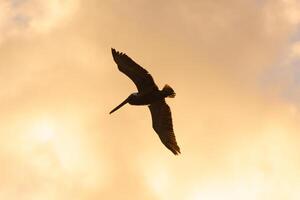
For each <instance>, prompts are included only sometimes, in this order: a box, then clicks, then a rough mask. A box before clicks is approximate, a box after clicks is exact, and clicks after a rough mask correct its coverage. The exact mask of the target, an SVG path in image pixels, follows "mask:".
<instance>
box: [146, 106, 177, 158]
mask: <svg viewBox="0 0 300 200" xmlns="http://www.w3.org/2000/svg"><path fill="white" fill-rule="evenodd" d="M148 107H149V109H150V112H151V117H152V126H153V129H154V130H155V132H156V133H157V134H158V136H159V138H160V140H161V141H162V143H163V144H164V145H165V146H166V147H167V148H168V149H169V150H171V151H172V152H173V153H174V154H175V155H177V154H178V153H180V148H179V146H178V145H177V142H176V138H175V134H174V130H173V123H172V115H171V110H170V107H169V106H168V104H167V103H166V102H165V100H161V101H157V102H155V103H152V104H151V105H149V106H148Z"/></svg>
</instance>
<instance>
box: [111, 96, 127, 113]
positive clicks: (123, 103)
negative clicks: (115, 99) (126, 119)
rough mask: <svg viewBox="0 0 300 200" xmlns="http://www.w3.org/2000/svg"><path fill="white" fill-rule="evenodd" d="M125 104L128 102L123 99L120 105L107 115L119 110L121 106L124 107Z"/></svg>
mask: <svg viewBox="0 0 300 200" xmlns="http://www.w3.org/2000/svg"><path fill="white" fill-rule="evenodd" d="M127 102H128V98H127V99H125V100H124V101H123V102H122V103H121V104H120V105H118V106H117V107H115V108H114V109H113V110H112V111H110V112H109V114H111V113H113V112H115V111H116V110H118V109H119V108H121V107H122V106H124V105H125V104H126V103H127Z"/></svg>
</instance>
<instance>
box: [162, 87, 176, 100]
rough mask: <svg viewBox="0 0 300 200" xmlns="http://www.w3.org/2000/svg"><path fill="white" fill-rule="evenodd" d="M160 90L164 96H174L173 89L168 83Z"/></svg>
mask: <svg viewBox="0 0 300 200" xmlns="http://www.w3.org/2000/svg"><path fill="white" fill-rule="evenodd" d="M162 92H163V93H164V94H165V96H166V97H170V98H174V97H175V95H176V93H175V92H174V90H173V89H172V88H171V87H170V86H169V85H168V84H166V85H165V86H164V88H163V89H162Z"/></svg>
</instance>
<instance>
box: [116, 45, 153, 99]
mask: <svg viewBox="0 0 300 200" xmlns="http://www.w3.org/2000/svg"><path fill="white" fill-rule="evenodd" d="M111 52H112V56H113V58H114V61H115V62H116V63H117V65H118V68H119V70H120V71H121V72H123V73H124V74H125V75H126V76H128V77H129V78H130V79H131V80H132V81H133V82H134V84H135V85H136V87H137V89H138V91H139V92H140V93H147V92H150V91H153V90H158V87H157V85H156V84H155V82H154V80H153V78H152V76H151V75H150V74H149V73H148V71H147V70H145V69H144V68H143V67H141V66H140V65H138V64H137V63H136V62H134V61H133V60H132V59H131V58H130V57H129V56H127V55H126V54H124V53H121V52H118V51H116V50H115V49H113V48H112V49H111Z"/></svg>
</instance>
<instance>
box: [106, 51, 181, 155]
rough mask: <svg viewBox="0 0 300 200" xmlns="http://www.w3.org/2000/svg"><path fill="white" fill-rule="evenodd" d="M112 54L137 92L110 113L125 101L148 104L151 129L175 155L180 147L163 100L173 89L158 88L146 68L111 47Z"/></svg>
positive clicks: (171, 95)
mask: <svg viewBox="0 0 300 200" xmlns="http://www.w3.org/2000/svg"><path fill="white" fill-rule="evenodd" d="M112 55H113V58H114V60H115V62H116V63H117V65H118V68H119V70H120V71H121V72H123V73H124V74H125V75H127V76H128V77H129V78H130V79H131V80H132V81H133V82H134V83H135V85H136V86H137V88H138V92H136V93H132V94H131V95H129V96H128V98H126V99H125V100H124V101H123V102H122V103H121V104H120V105H118V106H117V107H116V108H114V109H113V110H112V111H111V112H110V114H111V113H113V112H115V111H116V110H118V109H119V108H121V107H122V106H123V105H125V104H126V103H129V104H130V105H148V107H149V109H150V112H151V117H152V126H153V129H154V130H155V132H156V133H157V134H158V136H159V138H160V140H161V141H162V143H163V144H164V145H165V146H166V147H167V148H168V149H169V150H170V151H172V152H173V153H174V154H175V155H177V154H178V153H180V148H179V146H178V145H177V142H176V139H175V135H174V131H173V123H172V116H171V110H170V107H169V106H168V105H167V104H166V102H165V98H167V97H171V98H173V97H175V92H174V90H173V89H172V88H171V87H170V86H169V85H165V86H164V87H163V89H162V90H159V88H158V87H157V85H156V84H155V83H154V80H153V78H152V76H151V75H150V74H149V73H148V72H147V70H145V69H144V68H142V67H141V66H139V65H138V64H137V63H135V62H134V61H133V60H132V59H131V58H129V57H128V56H127V55H126V54H124V53H119V52H117V51H116V50H115V49H112Z"/></svg>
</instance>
